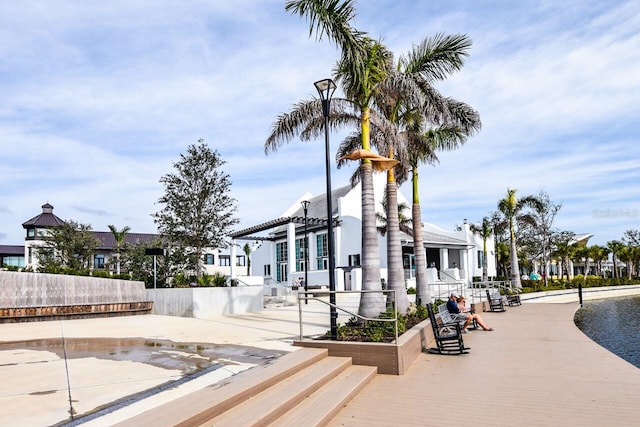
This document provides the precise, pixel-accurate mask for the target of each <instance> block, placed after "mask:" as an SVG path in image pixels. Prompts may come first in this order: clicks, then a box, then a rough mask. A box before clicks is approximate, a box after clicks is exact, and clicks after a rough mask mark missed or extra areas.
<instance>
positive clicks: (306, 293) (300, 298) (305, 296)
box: [298, 289, 398, 345]
mask: <svg viewBox="0 0 640 427" xmlns="http://www.w3.org/2000/svg"><path fill="white" fill-rule="evenodd" d="M320 292H321V293H323V294H326V295H329V294H332V293H333V294H336V295H337V294H364V293H383V294H384V293H391V292H393V294H394V301H398V291H397V290H395V289H386V290H360V291H324V290H322V291H320ZM320 292H318V291H315V292H313V291H311V292H310V291H299V292H298V316H299V319H298V320H299V323H300V341H302V340H303V339H304V338H303V336H304V334H303V331H302V306H303V304H302V301H303V300H304V301H309V300H315V301H319V302H321V303H323V304H326V305H328V306H329V307H333V308H335V309H336V310H340V311H342V312H344V313H347V314H350V315H351V316H355V317H357V318H358V319H362V320H365V321H376V322H394V330H395V340H394V343H395V344H396V345H397V344H398V305H397V304H394V305H393V312H394V317H393V318H392V319H380V318H375V317H373V318H371V317H365V316H361V315H359V314H358V313H353V312H352V311H349V310H347V309H346V308H343V307H340V306H339V305H338V304H331V302H329V301H325V300H323V299H321V298H318V297H315V296H311V297H310V296H309V294H312V295H313V294H316V293H320Z"/></svg>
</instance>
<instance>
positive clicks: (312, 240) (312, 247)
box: [308, 233, 318, 285]
mask: <svg viewBox="0 0 640 427" xmlns="http://www.w3.org/2000/svg"><path fill="white" fill-rule="evenodd" d="M308 239H309V274H308V276H309V284H310V285H311V284H314V283H315V282H314V281H313V280H311V272H312V271H315V270H317V268H316V265H317V263H318V256H317V255H318V254H317V251H316V233H309V235H308Z"/></svg>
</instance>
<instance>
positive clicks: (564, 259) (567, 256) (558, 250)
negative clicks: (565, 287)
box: [551, 231, 576, 280]
mask: <svg viewBox="0 0 640 427" xmlns="http://www.w3.org/2000/svg"><path fill="white" fill-rule="evenodd" d="M575 237H576V235H575V233H574V232H572V231H561V232H557V233H554V234H553V237H552V240H551V241H552V247H553V249H552V251H551V256H553V257H554V258H555V259H556V260H557V261H560V271H559V273H560V274H559V276H560V279H562V277H563V275H564V274H565V273H566V275H567V280H569V260H571V259H572V258H573V255H574V253H575V250H576V245H575Z"/></svg>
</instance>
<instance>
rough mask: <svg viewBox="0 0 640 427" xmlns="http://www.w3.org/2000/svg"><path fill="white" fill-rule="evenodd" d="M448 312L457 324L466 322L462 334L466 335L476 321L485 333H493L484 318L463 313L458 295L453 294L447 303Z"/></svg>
mask: <svg viewBox="0 0 640 427" xmlns="http://www.w3.org/2000/svg"><path fill="white" fill-rule="evenodd" d="M447 310H449V313H451V316H453V318H454V319H455V320H456V321H457V322H464V325H462V332H464V333H467V332H468V331H467V327H468V326H469V324H470V323H471V322H472V321H473V320H474V319H475V321H476V322H478V325H480V326H481V327H482V329H484V330H485V331H493V328H492V327H490V326H488V325H487V324H486V323H484V320H482V316H480V315H479V314H475V313H469V312H466V313H464V312H462V311H461V310H460V307H459V306H458V301H457V296H456V294H451V296H450V297H449V301H447Z"/></svg>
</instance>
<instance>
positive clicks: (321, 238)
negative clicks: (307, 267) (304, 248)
mask: <svg viewBox="0 0 640 427" xmlns="http://www.w3.org/2000/svg"><path fill="white" fill-rule="evenodd" d="M327 241H328V239H327V234H326V233H325V234H318V235H317V236H316V257H317V258H316V260H317V263H316V268H317V269H318V270H326V269H328V268H329V250H328V248H329V245H328V244H327Z"/></svg>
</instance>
